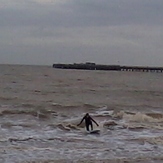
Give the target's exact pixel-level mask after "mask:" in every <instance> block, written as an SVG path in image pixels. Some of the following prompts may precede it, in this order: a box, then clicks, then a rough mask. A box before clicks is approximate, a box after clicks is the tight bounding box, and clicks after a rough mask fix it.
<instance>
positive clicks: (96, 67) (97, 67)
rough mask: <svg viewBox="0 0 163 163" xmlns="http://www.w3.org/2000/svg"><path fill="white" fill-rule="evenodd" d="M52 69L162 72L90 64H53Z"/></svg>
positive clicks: (156, 68) (159, 70)
mask: <svg viewBox="0 0 163 163" xmlns="http://www.w3.org/2000/svg"><path fill="white" fill-rule="evenodd" d="M53 68H58V69H77V70H105V71H140V72H161V73H162V72H163V67H144V66H120V65H101V64H96V63H92V62H86V63H74V64H61V63H58V64H53Z"/></svg>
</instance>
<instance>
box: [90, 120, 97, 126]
mask: <svg viewBox="0 0 163 163" xmlns="http://www.w3.org/2000/svg"><path fill="white" fill-rule="evenodd" d="M91 120H92V121H93V122H94V123H95V124H96V125H97V126H99V125H98V123H97V122H96V121H95V120H94V119H93V118H91Z"/></svg>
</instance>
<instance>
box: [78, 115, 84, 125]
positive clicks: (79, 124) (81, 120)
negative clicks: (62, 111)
mask: <svg viewBox="0 0 163 163" xmlns="http://www.w3.org/2000/svg"><path fill="white" fill-rule="evenodd" d="M84 119H85V116H84V117H83V118H82V120H81V121H80V123H79V124H78V125H77V126H79V125H80V124H81V123H82V122H83V120H84Z"/></svg>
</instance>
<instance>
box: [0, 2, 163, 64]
mask: <svg viewBox="0 0 163 163" xmlns="http://www.w3.org/2000/svg"><path fill="white" fill-rule="evenodd" d="M88 61H89V62H96V63H97V64H120V65H142V66H163V0H0V63H1V64H36V65H52V64H53V63H74V62H75V63H82V62H88Z"/></svg>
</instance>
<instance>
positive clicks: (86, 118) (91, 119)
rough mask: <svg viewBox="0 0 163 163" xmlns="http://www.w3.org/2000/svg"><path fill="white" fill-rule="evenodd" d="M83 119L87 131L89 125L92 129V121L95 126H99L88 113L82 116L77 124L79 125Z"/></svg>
mask: <svg viewBox="0 0 163 163" xmlns="http://www.w3.org/2000/svg"><path fill="white" fill-rule="evenodd" d="M83 120H85V126H86V129H87V131H89V125H90V126H91V130H93V124H92V121H93V122H94V123H95V124H96V125H97V126H99V125H98V123H97V122H96V121H95V120H94V119H93V118H92V117H91V116H90V115H89V114H88V113H87V114H86V115H85V116H84V117H83V118H82V120H81V122H80V123H79V124H78V125H77V126H79V125H80V124H81V123H82V122H83Z"/></svg>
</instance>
